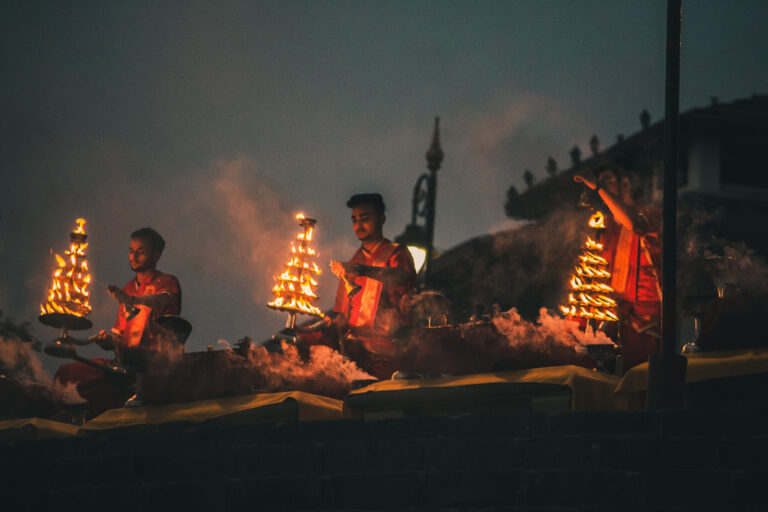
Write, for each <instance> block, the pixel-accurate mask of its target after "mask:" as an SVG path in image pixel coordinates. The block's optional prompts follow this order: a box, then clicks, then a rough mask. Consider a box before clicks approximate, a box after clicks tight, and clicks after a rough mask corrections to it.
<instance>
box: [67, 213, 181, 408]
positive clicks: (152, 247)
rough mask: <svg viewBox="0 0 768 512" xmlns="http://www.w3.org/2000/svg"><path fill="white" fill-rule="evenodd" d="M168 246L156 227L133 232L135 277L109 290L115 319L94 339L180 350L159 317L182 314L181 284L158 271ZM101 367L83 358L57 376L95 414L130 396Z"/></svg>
mask: <svg viewBox="0 0 768 512" xmlns="http://www.w3.org/2000/svg"><path fill="white" fill-rule="evenodd" d="M164 248H165V240H163V238H162V237H161V236H160V234H159V233H158V232H157V231H155V230H154V229H152V228H141V229H139V230H137V231H134V232H133V233H132V234H131V241H130V245H129V249H128V259H129V264H130V266H131V270H132V271H133V272H135V273H136V277H135V278H134V279H131V280H130V281H129V282H128V283H127V284H126V285H125V286H124V287H123V288H122V289H120V288H118V287H117V286H114V285H110V286H109V287H108V288H107V291H108V293H109V294H110V295H111V296H112V297H113V298H114V299H115V300H117V301H118V303H119V309H118V314H117V320H116V321H115V324H114V326H113V327H112V329H111V331H110V332H106V331H103V330H102V331H100V332H99V334H98V335H97V336H96V343H97V344H98V345H99V346H101V347H102V348H104V349H105V350H112V349H114V350H115V352H116V354H119V353H120V350H122V349H126V348H140V349H145V350H150V351H160V350H177V349H178V347H175V346H173V347H172V346H168V342H167V341H165V340H167V339H168V337H167V336H163V335H162V334H163V331H162V329H161V328H160V327H159V326H158V325H157V323H156V321H157V319H158V318H159V317H160V316H163V315H178V314H179V313H181V287H180V286H179V281H178V280H177V279H176V278H175V277H174V276H172V275H170V274H165V273H163V272H160V271H158V270H157V262H158V261H159V260H160V256H162V253H163V249H164ZM93 361H94V362H97V363H100V364H104V365H107V366H109V365H111V364H112V363H111V361H109V360H106V359H102V358H95V359H93ZM110 377H111V376H107V375H106V374H105V372H104V371H103V370H100V369H98V368H94V367H93V366H89V365H86V364H84V363H80V362H74V363H69V364H65V365H62V366H61V367H59V369H58V371H57V372H56V377H55V378H56V379H59V380H60V381H61V382H62V383H64V384H67V383H69V382H76V383H77V389H78V392H79V393H80V395H81V396H82V397H83V398H85V399H86V400H88V401H89V402H90V407H91V413H96V412H97V411H103V410H105V409H108V408H111V407H117V406H120V405H122V404H123V402H125V399H126V398H128V397H129V396H130V395H131V392H130V389H129V386H128V385H127V383H126V382H125V380H124V379H122V380H121V379H116V378H110Z"/></svg>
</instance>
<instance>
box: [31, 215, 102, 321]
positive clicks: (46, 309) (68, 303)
mask: <svg viewBox="0 0 768 512" xmlns="http://www.w3.org/2000/svg"><path fill="white" fill-rule="evenodd" d="M75 223H76V224H77V226H76V228H75V230H74V231H72V233H70V235H69V238H70V242H71V243H70V245H69V250H67V251H64V257H62V256H59V255H58V254H55V257H56V266H57V268H56V269H55V270H54V271H53V279H52V280H51V286H50V288H49V290H48V298H47V299H46V301H45V302H43V303H42V304H40V313H41V314H46V313H65V314H69V315H75V316H82V317H84V316H87V315H88V314H90V312H91V305H90V303H89V301H88V297H89V295H90V292H89V291H88V285H89V284H90V283H91V276H90V274H88V262H87V261H86V259H85V250H86V249H87V248H88V243H87V242H86V239H87V238H88V235H87V234H86V232H85V219H77V220H76V221H75Z"/></svg>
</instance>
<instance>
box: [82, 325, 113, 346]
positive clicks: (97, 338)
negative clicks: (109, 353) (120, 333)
mask: <svg viewBox="0 0 768 512" xmlns="http://www.w3.org/2000/svg"><path fill="white" fill-rule="evenodd" d="M88 339H89V340H93V341H94V342H96V344H97V345H98V346H99V347H101V348H102V349H103V350H112V349H114V342H113V340H112V334H111V333H108V332H107V331H104V330H101V331H99V333H98V334H96V335H94V336H91V337H90V338H88Z"/></svg>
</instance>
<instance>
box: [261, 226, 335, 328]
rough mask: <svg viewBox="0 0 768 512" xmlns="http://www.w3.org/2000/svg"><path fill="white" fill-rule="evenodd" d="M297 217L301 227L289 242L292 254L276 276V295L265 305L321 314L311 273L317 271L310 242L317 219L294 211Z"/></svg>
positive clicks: (274, 289)
mask: <svg viewBox="0 0 768 512" xmlns="http://www.w3.org/2000/svg"><path fill="white" fill-rule="evenodd" d="M296 219H297V220H298V221H299V225H300V226H301V227H302V228H303V229H302V231H300V232H299V233H298V234H297V235H296V242H292V243H291V257H290V259H289V260H288V262H287V263H286V264H285V270H284V271H283V273H282V274H280V275H279V276H277V277H276V278H275V281H276V283H275V286H274V287H273V288H272V292H273V293H274V297H275V298H274V300H272V301H271V302H269V303H268V304H267V306H268V307H270V308H272V309H278V310H281V311H287V312H289V313H305V314H309V315H317V316H322V315H323V312H322V311H321V310H320V308H318V307H317V306H315V305H314V303H315V302H316V301H317V299H318V296H317V293H316V292H315V290H314V287H315V286H317V280H315V278H314V276H315V275H316V274H319V273H320V269H319V268H318V266H317V264H315V262H314V261H311V260H312V259H314V258H315V257H316V256H317V252H316V251H315V250H314V249H313V248H312V247H310V246H309V242H311V241H312V232H313V231H314V226H315V224H316V223H317V221H316V220H315V219H309V218H307V217H305V216H304V214H303V213H299V214H298V215H296Z"/></svg>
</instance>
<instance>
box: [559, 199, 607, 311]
mask: <svg viewBox="0 0 768 512" xmlns="http://www.w3.org/2000/svg"><path fill="white" fill-rule="evenodd" d="M589 227H590V228H592V233H591V234H590V235H588V236H587V239H586V241H585V242H584V245H583V246H582V252H581V254H580V255H579V258H578V261H577V264H576V266H575V267H574V271H573V273H572V274H571V280H570V288H571V291H570V293H569V294H568V305H567V306H560V310H561V311H562V313H563V314H564V315H565V316H568V317H573V318H586V319H587V323H589V321H590V320H595V321H596V322H605V321H608V322H615V321H617V320H618V319H619V317H618V316H617V313H616V300H614V298H613V288H611V285H610V283H611V273H610V271H609V270H608V260H606V259H605V258H604V257H603V256H601V255H600V253H601V252H602V251H603V244H602V243H601V242H599V240H600V236H599V233H600V232H601V231H602V230H604V229H605V216H604V215H603V212H601V211H600V210H597V211H595V213H594V214H593V215H592V216H591V217H590V218H589Z"/></svg>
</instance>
